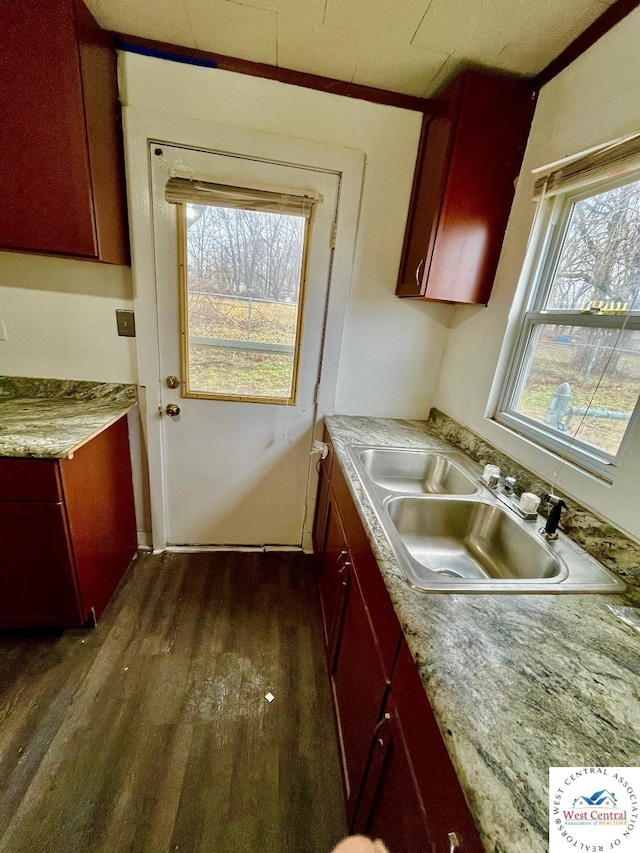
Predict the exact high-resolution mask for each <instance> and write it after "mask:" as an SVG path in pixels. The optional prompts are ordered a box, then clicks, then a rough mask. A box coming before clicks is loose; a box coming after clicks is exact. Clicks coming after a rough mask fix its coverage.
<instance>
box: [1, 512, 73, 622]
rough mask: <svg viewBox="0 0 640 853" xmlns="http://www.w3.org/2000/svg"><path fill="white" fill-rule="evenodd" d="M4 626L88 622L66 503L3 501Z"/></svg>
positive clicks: (2, 591)
mask: <svg viewBox="0 0 640 853" xmlns="http://www.w3.org/2000/svg"><path fill="white" fill-rule="evenodd" d="M0 556H1V558H2V559H1V560H0V627H3V628H14V627H15V628H17V627H23V626H29V625H52V626H55V625H60V626H73V625H80V624H82V622H83V618H82V615H81V607H80V599H79V594H78V589H77V585H76V578H75V567H74V564H73V559H72V556H71V549H70V545H69V537H68V529H67V521H66V516H65V511H64V507H63V505H62V504H61V503H0Z"/></svg>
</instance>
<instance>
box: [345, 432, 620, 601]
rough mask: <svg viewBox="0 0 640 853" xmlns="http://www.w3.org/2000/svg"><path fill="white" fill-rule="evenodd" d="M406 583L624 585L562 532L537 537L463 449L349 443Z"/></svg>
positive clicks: (513, 588) (434, 588)
mask: <svg viewBox="0 0 640 853" xmlns="http://www.w3.org/2000/svg"><path fill="white" fill-rule="evenodd" d="M348 453H349V457H350V459H351V461H352V463H353V465H354V467H355V470H356V472H357V474H358V477H359V478H360V481H361V483H362V485H363V487H364V489H365V491H366V494H367V497H368V498H369V501H370V503H371V506H372V508H373V509H374V511H375V513H376V515H377V518H378V520H379V522H380V524H381V525H382V528H383V530H384V533H385V535H386V537H387V539H388V540H389V544H390V546H391V549H392V551H393V553H394V555H395V557H396V559H397V561H398V564H399V566H400V569H401V571H402V573H403V575H404V577H405V579H406V580H407V582H408V583H409V584H411V586H413V587H415V588H416V589H418V590H421V591H423V592H484V593H505V592H511V593H524V592H527V593H532V592H538V593H568V592H574V593H576V592H623V591H624V590H625V588H626V587H625V584H624V582H623V581H622V580H621V579H620V578H618V577H617V576H616V575H614V574H612V573H611V572H609V571H608V570H607V569H605V568H604V566H602V565H601V564H600V563H598V562H597V561H596V560H594V559H593V558H592V557H591V556H589V555H588V554H587V553H586V552H585V551H583V550H582V549H581V548H580V547H579V546H577V545H576V544H574V543H573V542H572V541H571V540H570V539H568V538H567V537H566V536H564V535H563V534H562V533H561V534H560V535H559V538H558V539H557V540H555V541H553V542H547V541H546V540H545V539H544V538H543V537H542V536H541V535H540V532H539V530H540V528H541V527H543V525H544V519H542V518H540V517H538V519H537V521H525V520H524V519H522V518H519V517H518V515H517V514H516V513H515V512H514V511H513V510H511V509H510V508H509V507H505V506H504V505H503V504H502V503H501V501H500V500H499V499H498V497H497V496H496V495H495V494H494V492H493V491H492V490H491V489H489V488H487V487H486V486H485V485H484V484H482V482H481V481H480V479H479V474H480V469H479V467H478V466H475V465H474V463H472V462H471V461H470V460H468V459H467V457H465V456H464V455H463V454H462V453H460V452H458V451H455V450H452V451H441V450H417V449H409V448H393V447H374V446H370V445H359V444H354V445H351V446H350V447H348Z"/></svg>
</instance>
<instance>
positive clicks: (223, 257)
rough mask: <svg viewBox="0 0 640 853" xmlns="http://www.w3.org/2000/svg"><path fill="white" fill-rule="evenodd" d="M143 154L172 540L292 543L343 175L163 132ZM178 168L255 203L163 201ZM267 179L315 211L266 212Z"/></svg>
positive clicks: (300, 521) (303, 485)
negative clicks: (189, 145)
mask: <svg viewBox="0 0 640 853" xmlns="http://www.w3.org/2000/svg"><path fill="white" fill-rule="evenodd" d="M150 158H151V173H152V197H153V224H154V245H155V262H156V287H157V313H158V337H159V349H160V352H159V363H160V373H161V375H160V382H161V388H162V391H161V413H160V416H161V418H162V425H163V428H162V436H163V470H164V480H165V489H164V492H165V496H166V498H165V521H166V527H167V539H168V542H169V544H173V545H298V546H299V545H301V543H302V534H303V526H304V522H305V514H306V496H307V489H308V487H309V478H310V476H311V477H314V476H315V462H316V461H317V457H315V456H313V457H312V456H311V450H312V444H313V431H314V426H315V411H316V406H315V400H316V394H317V385H318V381H319V371H320V359H321V350H322V342H323V331H324V322H325V309H326V302H327V292H328V285H329V277H330V272H331V260H332V251H333V250H332V239H333V234H334V222H335V218H336V209H337V198H338V189H339V176H338V175H336V174H334V173H331V172H325V171H317V170H314V169H308V168H301V167H298V166H294V165H286V164H280V163H277V164H276V163H273V162H263V161H259V160H256V159H248V158H244V157H239V156H231V155H227V154H217V153H211V152H204V151H197V150H191V149H185V148H178V147H175V146H170V145H166V144H163V143H151V146H150ZM176 175H177V176H178V177H183V178H184V177H189V178H192V179H193V180H197V181H199V182H202V184H201V186H205V187H206V188H212V187H213V188H214V190H215V189H216V188H217V190H218V191H220V190H222V192H223V193H224V192H225V191H226V190H228V189H229V187H240V188H243V193H244V194H245V195H246V196H247V197H249V198H250V199H251V198H253V196H252V194H255V195H256V196H257V197H258V199H259V201H258V209H255V208H254V209H251V207H252V205H251V203H249V204H248V205H244V206H243V203H238V204H236V206H235V207H234V204H233V203H231V204H230V206H229V207H227V206H226V202H224V201H223V202H222V203H221V204H220V206H219V199H218V197H217V196H215V194H214V201H213V203H211V202H210V200H209V197H206V201H205V202H204V203H203V204H201V205H196V204H176V203H173V202H172V201H167V200H166V198H165V195H166V192H167V190H166V188H167V183H168V181H169V179H170V178H174V177H175V176H176ZM178 183H180V182H179V181H178ZM245 191H246V192H245ZM273 193H280V194H282V197H286V198H290V199H293V201H294V206H295V203H296V200H299V199H300V197H303V196H304V197H306V198H313V199H315V201H314V203H313V212H312V214H311V217H310V220H307V219H305V218H304V217H303V216H299V217H296V216H295V215H292V216H290V215H289V213H291V211H289V210H287V211H286V212H285V213H284V214H280V213H279V212H278V205H276V209H275V212H274V211H273V210H271V209H269V208H268V207H267V208H266V210H267V212H266V213H265V212H264V210H262V208H261V207H260V205H261V204H262V200H261V199H262V196H264V197H265V198H267V199H268V198H270V197H272V195H271V194H273ZM232 194H233V193H232ZM218 195H219V192H218ZM247 208H248V209H247ZM240 219H241V220H242V222H245V220H246V221H247V222H248V225H247V226H246V227H245V226H244V225H242V223H240V224H238V223H239V222H240ZM258 219H259V220H260V224H258V225H256V226H255V227H254V225H253V224H252V223H254V221H255V220H258ZM181 221H182V222H184V225H183V226H182V230H181V231H180V233H181V235H182V237H181V239H179V236H178V235H179V223H180V222H181ZM230 223H231V224H230ZM265 223H266V224H265ZM291 229H292V230H291ZM249 232H250V233H249ZM273 234H277V235H280V236H276V237H272V236H270V235H273ZM229 235H230V236H229ZM247 235H248V236H247ZM252 235H253V236H252ZM282 235H284V236H282ZM226 240H229V241H230V242H229V245H227V243H226V242H225V241H226ZM274 246H275V247H276V248H275V249H274ZM292 247H293V248H292ZM212 253H213V254H212ZM183 256H184V258H183ZM240 256H241V259H240V260H239V259H238V258H239V257H240ZM256 258H257V261H256ZM183 261H184V262H183ZM181 264H182V266H181ZM248 270H250V271H248ZM296 275H297V277H298V284H299V290H296V285H295V282H294V279H295V278H296ZM274 282H275V283H274ZM181 288H182V294H183V296H182V305H181V297H180V293H181ZM181 317H182V319H181ZM181 348H182V350H181ZM181 352H182V361H181ZM170 377H176V378H177V379H178V380H179V381H180V385H179V386H178V387H177V388H171V387H169V385H171V384H174V385H175V384H176V383H175V381H172V380H171V379H169V378H170ZM185 395H186V396H185ZM167 407H169V408H167ZM175 407H177V408H178V409H179V413H176V408H175ZM167 412H169V413H172V414H173V416H169V414H167Z"/></svg>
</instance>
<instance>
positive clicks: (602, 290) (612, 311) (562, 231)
mask: <svg viewBox="0 0 640 853" xmlns="http://www.w3.org/2000/svg"><path fill="white" fill-rule="evenodd" d="M549 203H551V202H549ZM553 204H554V205H555V211H554V212H555V219H552V225H551V227H555V229H556V231H555V234H554V236H553V237H552V239H551V241H550V243H549V247H548V251H547V253H546V256H545V257H544V258H543V259H542V261H541V264H540V266H539V270H540V272H539V276H538V285H537V289H536V291H535V292H534V294H533V295H532V298H531V302H530V308H529V310H528V311H527V314H526V316H525V320H524V324H523V333H522V338H521V344H520V346H519V349H518V352H519V356H518V364H517V370H516V371H514V372H512V379H511V383H510V391H508V394H507V398H506V406H505V408H504V409H503V412H502V413H501V414H502V415H503V416H504V415H507V417H509V416H514V415H515V417H516V419H517V418H520V419H525V421H526V420H527V419H528V420H531V421H533V422H535V423H536V424H539V425H541V426H543V427H544V429H546V430H548V432H549V434H550V435H552V436H553V435H554V434H555V436H558V434H562V436H563V437H564V438H565V439H568V440H570V441H571V442H572V444H573V443H577V442H578V441H579V442H580V443H583V444H584V445H586V446H588V447H591V448H594V449H595V450H597V451H600V452H601V453H602V454H603V458H605V457H606V458H607V459H609V460H611V459H615V457H616V455H617V454H618V452H619V449H620V446H621V443H622V440H623V437H624V435H625V432H626V430H627V427H628V424H629V421H630V420H631V417H632V415H633V413H634V410H635V409H636V406H637V403H638V397H639V396H640V324H639V323H638V313H637V312H640V180H637V179H636V180H635V181H631V182H627V183H624V184H621V185H617V186H611V185H610V186H609V188H606V189H604V190H601V191H599V192H593V191H592V192H591V193H590V194H589V193H587V192H584V191H583V192H582V194H581V195H580V196H579V195H577V194H575V193H574V195H573V196H570V195H569V193H565V194H564V196H561V197H560V198H559V199H557V200H555V201H554V202H553ZM556 220H557V221H556Z"/></svg>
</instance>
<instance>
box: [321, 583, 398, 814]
mask: <svg viewBox="0 0 640 853" xmlns="http://www.w3.org/2000/svg"><path fill="white" fill-rule="evenodd" d="M342 583H343V586H342V589H344V590H345V594H344V597H343V600H342V602H341V604H342V607H341V610H340V611H339V614H338V617H337V620H336V625H335V636H334V638H333V642H332V643H331V644H330V649H332V650H333V651H332V659H330V674H331V687H332V691H333V700H334V707H335V715H336V723H337V728H338V736H339V741H340V751H341V755H342V776H343V782H344V792H345V805H346V810H347V821H348V823H349V824H351V822H352V820H353V817H354V815H355V810H356V806H357V803H358V797H359V794H360V790H361V787H362V780H363V779H364V775H365V771H366V768H367V762H368V760H369V752H370V748H371V733H372V732H373V730H374V729H375V727H376V724H377V722H378V718H379V716H380V709H381V707H382V703H383V701H384V697H385V694H386V692H387V688H388V682H387V680H386V678H385V676H384V673H383V671H382V665H381V660H380V653H379V650H378V645H377V642H376V638H375V635H374V633H373V630H372V628H371V625H370V623H369V617H368V615H367V610H366V607H365V605H364V601H363V599H362V594H361V592H360V588H359V586H358V581H357V579H356V577H355V575H354V571H353V567H352V566H349V567H348V568H347V571H346V572H345V578H344V580H343V582H342Z"/></svg>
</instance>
